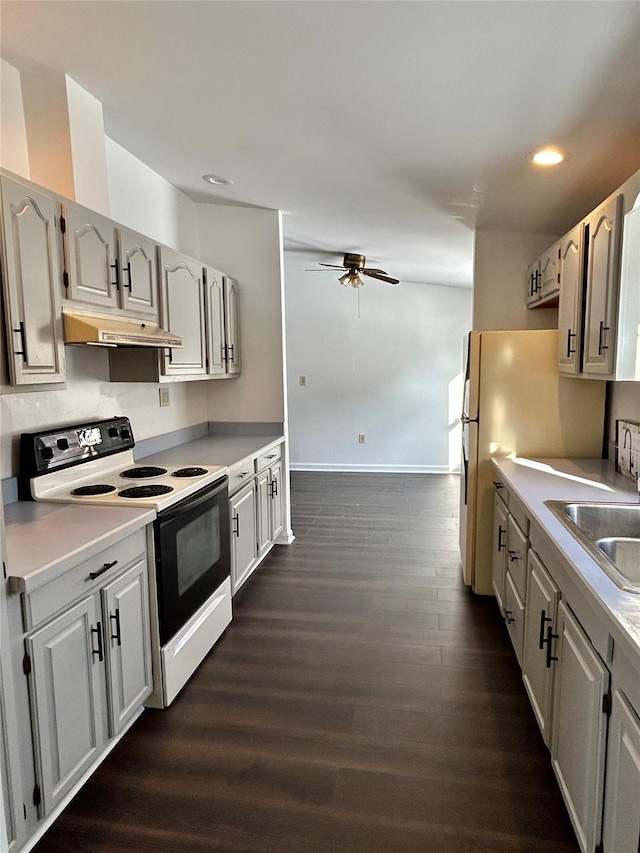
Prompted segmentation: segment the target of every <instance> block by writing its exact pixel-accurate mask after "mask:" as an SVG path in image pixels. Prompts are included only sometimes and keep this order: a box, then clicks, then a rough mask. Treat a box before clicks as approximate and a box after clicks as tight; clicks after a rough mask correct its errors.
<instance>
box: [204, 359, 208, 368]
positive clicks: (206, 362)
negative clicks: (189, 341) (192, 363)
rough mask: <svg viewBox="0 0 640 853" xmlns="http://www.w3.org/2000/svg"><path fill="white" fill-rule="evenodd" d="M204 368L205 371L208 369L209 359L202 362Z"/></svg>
mask: <svg viewBox="0 0 640 853" xmlns="http://www.w3.org/2000/svg"><path fill="white" fill-rule="evenodd" d="M204 366H205V367H206V368H207V369H208V368H209V359H208V358H205V360H204Z"/></svg>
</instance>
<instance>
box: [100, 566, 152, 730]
mask: <svg viewBox="0 0 640 853" xmlns="http://www.w3.org/2000/svg"><path fill="white" fill-rule="evenodd" d="M101 597H102V614H103V619H104V625H105V634H106V638H107V642H106V648H107V690H108V696H109V734H110V736H111V737H113V736H114V735H117V734H118V733H119V732H120V731H121V730H122V728H123V726H124V724H125V723H126V721H127V720H128V719H129V717H130V716H131V714H132V713H133V712H134V711H135V710H136V709H137V708H139V707H140V705H142V703H143V701H144V700H145V699H146V698H147V696H148V695H149V694H150V693H151V690H152V688H153V680H152V676H151V629H150V625H149V589H148V581H147V562H146V560H140V562H139V563H137V564H136V565H135V566H132V567H131V568H130V569H128V570H127V571H126V572H124V574H122V575H120V577H118V578H116V579H115V580H114V581H112V582H111V583H110V584H108V585H107V586H105V587H104V589H103V590H102V591H101Z"/></svg>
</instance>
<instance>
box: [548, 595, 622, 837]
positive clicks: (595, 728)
mask: <svg viewBox="0 0 640 853" xmlns="http://www.w3.org/2000/svg"><path fill="white" fill-rule="evenodd" d="M557 633H558V635H559V636H558V639H557V641H556V642H557V647H556V648H557V651H556V655H557V664H556V672H555V675H554V687H553V697H554V698H553V724H552V734H551V762H552V765H553V769H554V772H555V774H556V776H557V778H558V783H559V785H560V790H561V791H562V796H563V797H564V801H565V804H566V806H567V810H568V812H569V817H570V818H571V822H572V824H573V828H574V830H575V833H576V836H577V838H578V843H579V845H580V849H581V850H583V851H592V850H594V848H595V846H596V844H598V843H599V842H600V829H601V820H602V795H603V787H604V758H605V743H606V736H607V717H606V715H605V713H604V711H603V697H604V695H605V694H606V693H607V691H608V689H609V671H608V669H607V668H606V666H605V665H604V663H603V661H602V660H601V658H600V656H599V655H598V654H597V652H596V651H595V649H594V648H593V646H592V645H591V643H590V642H589V638H588V637H587V635H586V634H585V633H584V631H583V630H582V628H581V627H580V625H579V624H578V622H577V620H576V618H575V617H574V616H573V614H572V613H571V611H570V610H569V608H568V607H567V606H566V605H565V604H564V602H563V601H560V602H559V604H558V632H557Z"/></svg>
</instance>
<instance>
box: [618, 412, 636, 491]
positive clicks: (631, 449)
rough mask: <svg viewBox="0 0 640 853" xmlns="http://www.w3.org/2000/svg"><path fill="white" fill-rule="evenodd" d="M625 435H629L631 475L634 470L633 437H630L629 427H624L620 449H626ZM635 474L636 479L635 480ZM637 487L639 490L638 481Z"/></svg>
mask: <svg viewBox="0 0 640 853" xmlns="http://www.w3.org/2000/svg"><path fill="white" fill-rule="evenodd" d="M627 436H628V437H629V473H630V474H631V475H632V476H633V475H634V474H635V471H634V470H633V439H632V437H631V430H630V429H629V427H625V428H624V441H623V442H622V449H623V450H626V449H627ZM637 479H638V478H637V476H636V480H637ZM638 489H639V490H640V483H639V485H638Z"/></svg>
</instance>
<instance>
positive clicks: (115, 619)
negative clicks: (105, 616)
mask: <svg viewBox="0 0 640 853" xmlns="http://www.w3.org/2000/svg"><path fill="white" fill-rule="evenodd" d="M109 619H110V621H111V622H115V623H116V632H115V634H111V637H110V639H111V640H117V642H118V645H119V646H121V645H122V634H121V633H120V608H119V607H116V612H115V613H110V614H109Z"/></svg>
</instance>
